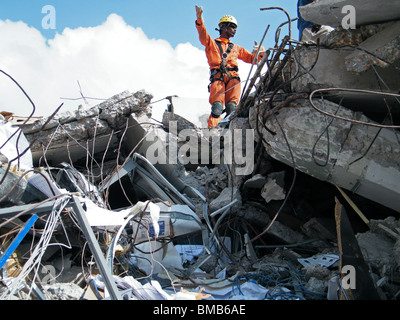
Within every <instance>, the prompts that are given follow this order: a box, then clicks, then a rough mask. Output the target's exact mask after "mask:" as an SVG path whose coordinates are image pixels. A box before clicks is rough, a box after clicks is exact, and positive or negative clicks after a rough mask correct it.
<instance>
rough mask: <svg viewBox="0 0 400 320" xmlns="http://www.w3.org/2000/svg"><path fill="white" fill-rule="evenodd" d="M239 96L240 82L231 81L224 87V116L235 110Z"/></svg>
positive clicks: (236, 80)
mask: <svg viewBox="0 0 400 320" xmlns="http://www.w3.org/2000/svg"><path fill="white" fill-rule="evenodd" d="M240 94H241V85H240V80H238V79H232V80H231V81H229V82H228V84H227V85H226V92H225V100H226V107H225V110H226V114H227V115H229V114H231V113H232V112H233V111H235V110H236V107H237V105H238V104H239V99H240Z"/></svg>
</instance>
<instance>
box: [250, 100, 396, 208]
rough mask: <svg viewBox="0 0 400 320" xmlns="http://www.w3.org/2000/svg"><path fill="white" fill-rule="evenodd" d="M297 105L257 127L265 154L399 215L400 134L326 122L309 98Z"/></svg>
mask: <svg viewBox="0 0 400 320" xmlns="http://www.w3.org/2000/svg"><path fill="white" fill-rule="evenodd" d="M298 101H299V102H301V107H300V108H284V109H282V110H281V111H280V112H279V114H278V115H277V116H276V119H277V121H275V120H274V119H267V121H266V123H265V124H258V127H259V129H260V128H261V129H260V132H261V134H262V136H263V143H264V146H265V149H266V151H267V153H268V154H269V155H270V156H271V157H272V158H274V159H276V160H278V161H280V162H283V163H285V164H287V165H289V166H295V167H296V168H297V169H298V170H300V171H302V172H304V173H306V174H308V175H311V176H312V177H314V178H317V179H319V180H322V181H327V182H329V183H332V184H334V185H337V186H340V187H342V188H345V189H347V190H349V191H352V192H354V193H356V194H359V195H361V196H364V197H366V198H368V199H371V200H373V201H375V202H377V203H380V204H382V205H384V206H386V207H388V208H391V209H394V210H396V211H400V203H399V201H398V199H399V196H400V194H399V192H400V169H399V168H400V161H399V158H398V152H399V151H400V146H399V143H398V141H399V139H400V133H399V132H398V131H396V130H391V129H387V128H377V127H371V126H368V125H361V124H352V123H350V122H348V121H344V120H338V119H330V118H328V117H326V116H325V115H323V114H321V113H320V112H317V111H316V110H315V109H314V108H313V107H312V106H311V105H310V103H309V101H308V100H303V101H301V100H298ZM315 104H316V105H318V106H319V108H321V109H324V110H329V111H328V112H329V113H331V114H332V115H334V114H335V113H337V112H338V110H339V109H340V114H341V116H343V117H345V118H347V119H361V120H362V121H364V122H365V123H368V122H370V120H369V119H368V118H366V117H365V116H363V115H360V114H359V113H357V112H354V111H352V110H349V109H346V108H339V106H338V105H336V104H335V103H332V102H330V101H315ZM256 111H257V110H256V108H255V107H254V108H251V109H250V116H249V118H250V123H251V125H252V127H253V128H256V126H257V123H256ZM331 120H333V121H331ZM278 122H279V124H280V126H282V128H283V131H284V134H285V136H284V135H283V134H282V132H281V129H280V127H279V125H278ZM267 129H268V130H267ZM271 132H274V133H275V134H272V133H271ZM328 134H329V135H328ZM285 137H286V139H287V142H286V140H285ZM291 153H292V154H293V157H294V163H293V160H292V156H291Z"/></svg>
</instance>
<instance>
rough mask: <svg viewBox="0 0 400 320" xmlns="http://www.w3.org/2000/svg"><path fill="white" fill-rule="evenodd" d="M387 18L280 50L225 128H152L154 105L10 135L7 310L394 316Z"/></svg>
mask: <svg viewBox="0 0 400 320" xmlns="http://www.w3.org/2000/svg"><path fill="white" fill-rule="evenodd" d="M332 2H335V1H322V0H321V1H318V2H315V3H313V4H311V5H309V6H306V7H307V8H305V9H304V11H307V13H304V16H307V19H309V20H310V21H313V19H314V16H317V17H318V14H316V12H315V9H314V10H313V6H317V5H318V6H323V4H324V3H325V5H326V6H328V7H329V6H330V7H331V6H332ZM324 8H325V9H326V7H322V9H321V7H318V12H326V10H325V9H324ZM266 9H267V8H266ZM270 9H272V10H273V9H276V8H270ZM324 10H325V11H324ZM328 11H329V10H328ZM328 16H329V15H328ZM387 17H388V18H390V21H386V20H385V19H383V21H378V22H379V23H377V21H369V20H368V19H367V18H366V17H364V16H363V15H361V17H360V19H362V20H360V21H362V22H363V23H362V25H359V26H357V29H354V30H352V29H350V30H344V29H342V28H341V27H340V25H336V24H333V23H332V27H335V28H336V29H335V30H334V31H333V32H331V33H330V34H329V35H328V36H327V37H326V38H324V39H320V41H318V42H299V41H296V40H293V36H292V35H291V34H289V35H288V36H285V37H283V38H282V40H277V42H276V44H275V46H274V47H271V48H269V50H267V54H266V55H265V56H264V57H265V58H263V60H262V62H261V63H260V65H258V66H257V68H256V71H255V74H254V75H253V77H252V78H251V79H249V82H248V83H246V86H245V88H244V90H243V96H242V99H241V102H240V104H239V106H238V109H237V110H236V112H235V113H234V114H233V116H232V117H230V119H229V120H228V119H225V121H222V126H220V127H218V128H213V129H204V128H198V127H196V126H195V125H194V124H193V123H191V122H190V121H188V120H186V119H185V118H183V117H181V116H180V115H178V114H175V113H174V112H171V111H166V112H165V113H164V117H163V120H162V122H156V121H153V119H152V118H151V117H152V105H151V100H152V95H151V94H149V93H147V92H146V91H144V90H143V91H138V92H136V93H131V92H128V91H124V92H121V93H120V94H117V95H115V96H113V97H111V98H110V99H108V100H106V101H104V102H102V103H100V104H98V105H96V106H94V107H91V108H85V107H82V106H81V107H79V109H78V110H76V111H75V112H65V113H59V114H55V115H53V116H51V117H49V118H43V119H39V120H36V121H30V122H26V123H25V124H21V123H20V122H19V123H18V124H14V125H12V123H11V122H10V121H5V120H3V121H2V124H1V126H0V127H1V128H2V131H1V134H2V139H1V140H2V141H5V142H4V144H3V145H2V146H1V167H0V179H1V181H0V236H1V242H0V243H1V246H0V250H1V255H0V257H1V258H0V299H29V300H120V299H126V300H303V299H304V300H353V299H354V300H368V299H382V300H397V299H399V297H400V272H399V271H400V216H399V212H400V203H399V201H398V198H399V194H398V193H399V192H400V185H399V184H400V163H399V160H398V159H399V158H398V157H397V155H398V153H399V149H400V143H399V141H400V140H399V138H400V135H399V131H398V129H399V126H398V124H399V120H398V115H399V114H398V113H399V111H400V103H399V101H398V99H399V97H398V95H396V92H398V91H399V84H400V81H399V80H400V79H399V75H398V72H396V71H397V68H398V58H399V57H400V56H399V54H398V52H397V50H398V47H399V46H398V41H400V36H399V33H400V32H399V31H400V30H399V28H398V26H397V22H396V21H392V20H393V19H394V18H392V17H390V15H387ZM364 18H365V19H364ZM324 21H329V20H328V19H324ZM335 21H336V20H335ZM315 23H320V22H319V21H315ZM279 31H280V30H279ZM360 48H364V49H365V50H361V49H360ZM333 61H334V62H333ZM332 62H333V63H332ZM383 62H384V63H383ZM267 66H268V68H267ZM388 110H391V112H390V113H388V112H387V111H388ZM238 132H239V135H235V134H232V133H238ZM249 132H251V133H253V134H252V135H250V134H249ZM231 134H232V135H231ZM249 137H250V140H249ZM239 138H241V139H239ZM229 144H234V146H235V148H233V149H232V148H230V145H229ZM195 151H197V152H195ZM199 151H200V152H199ZM238 151H239V152H238ZM236 152H238V153H241V154H242V155H243V154H244V155H247V156H249V157H246V158H245V160H246V161H245V162H240V160H243V158H240V157H232V153H236ZM250 155H251V157H250ZM188 160H189V161H188ZM250 162H251V164H252V166H248V165H249V163H250ZM244 168H246V170H244ZM247 169H249V170H247ZM353 276H354V277H353Z"/></svg>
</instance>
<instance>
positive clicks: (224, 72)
mask: <svg viewBox="0 0 400 320" xmlns="http://www.w3.org/2000/svg"><path fill="white" fill-rule="evenodd" d="M196 16H197V19H196V28H197V31H198V33H199V39H200V43H201V44H202V45H204V46H205V53H206V57H207V60H208V64H209V66H210V85H209V86H208V90H209V92H210V97H209V102H210V104H211V114H210V116H209V118H208V127H209V128H213V127H216V126H217V125H218V123H220V122H221V115H222V114H223V112H224V111H225V112H226V115H227V116H228V115H230V114H231V113H232V112H233V111H234V110H236V108H237V105H238V103H239V99H240V94H241V85H240V78H239V73H238V60H237V59H240V60H242V61H244V62H247V63H253V61H254V58H255V55H256V52H257V50H258V47H257V46H255V47H254V51H253V53H250V52H249V51H247V50H245V49H244V48H242V47H241V46H239V45H237V44H233V43H232V41H231V40H229V39H230V38H233V37H234V36H235V33H236V29H237V26H238V24H237V21H236V19H235V18H234V17H233V16H230V15H226V16H223V17H222V18H221V20H220V21H219V24H218V27H219V29H216V30H218V31H219V33H220V36H219V37H218V38H217V39H212V38H211V37H210V35H209V34H208V32H207V30H206V27H205V26H204V19H203V8H202V7H199V6H196ZM260 52H262V53H260ZM264 52H265V49H264V48H263V47H260V50H259V53H260V54H259V57H258V61H259V60H261V58H262V56H263V53H264ZM224 106H225V110H224Z"/></svg>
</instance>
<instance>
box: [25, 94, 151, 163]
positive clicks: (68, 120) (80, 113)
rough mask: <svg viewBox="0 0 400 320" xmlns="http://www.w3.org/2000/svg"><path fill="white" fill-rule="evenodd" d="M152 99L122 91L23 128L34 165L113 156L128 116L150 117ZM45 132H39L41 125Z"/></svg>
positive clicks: (144, 95) (147, 95)
mask: <svg viewBox="0 0 400 320" xmlns="http://www.w3.org/2000/svg"><path fill="white" fill-rule="evenodd" d="M151 99H152V95H150V94H149V93H146V92H145V91H139V92H136V93H133V94H132V93H131V92H129V91H124V92H122V93H120V94H117V95H115V96H113V97H111V98H110V99H108V100H106V101H104V102H102V103H100V104H99V105H96V106H94V107H91V108H89V109H85V108H83V107H80V108H79V109H78V110H76V111H75V112H65V113H61V114H59V115H56V116H55V117H54V118H53V119H49V118H42V119H40V120H38V121H36V122H34V123H32V124H29V125H25V126H24V127H22V131H23V132H24V134H25V136H26V138H27V140H28V141H29V142H30V143H32V146H31V151H32V157H33V162H34V164H35V165H38V163H39V161H42V165H43V163H44V162H43V157H46V158H48V159H49V161H50V163H51V164H58V163H61V162H62V161H65V160H66V159H70V160H71V161H73V162H74V161H77V160H79V159H82V158H85V157H86V156H87V154H88V153H89V154H91V155H93V154H96V153H102V152H104V151H105V150H106V149H108V151H109V152H113V150H116V149H117V148H118V147H119V141H120V137H121V136H122V134H123V132H124V129H125V127H126V126H127V119H128V118H129V116H130V115H131V114H135V115H137V116H138V117H140V116H145V117H146V118H147V119H148V121H149V120H150V116H151V106H150V105H149V103H150V100H151ZM44 124H46V126H45V129H44V130H42V127H43V125H44Z"/></svg>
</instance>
